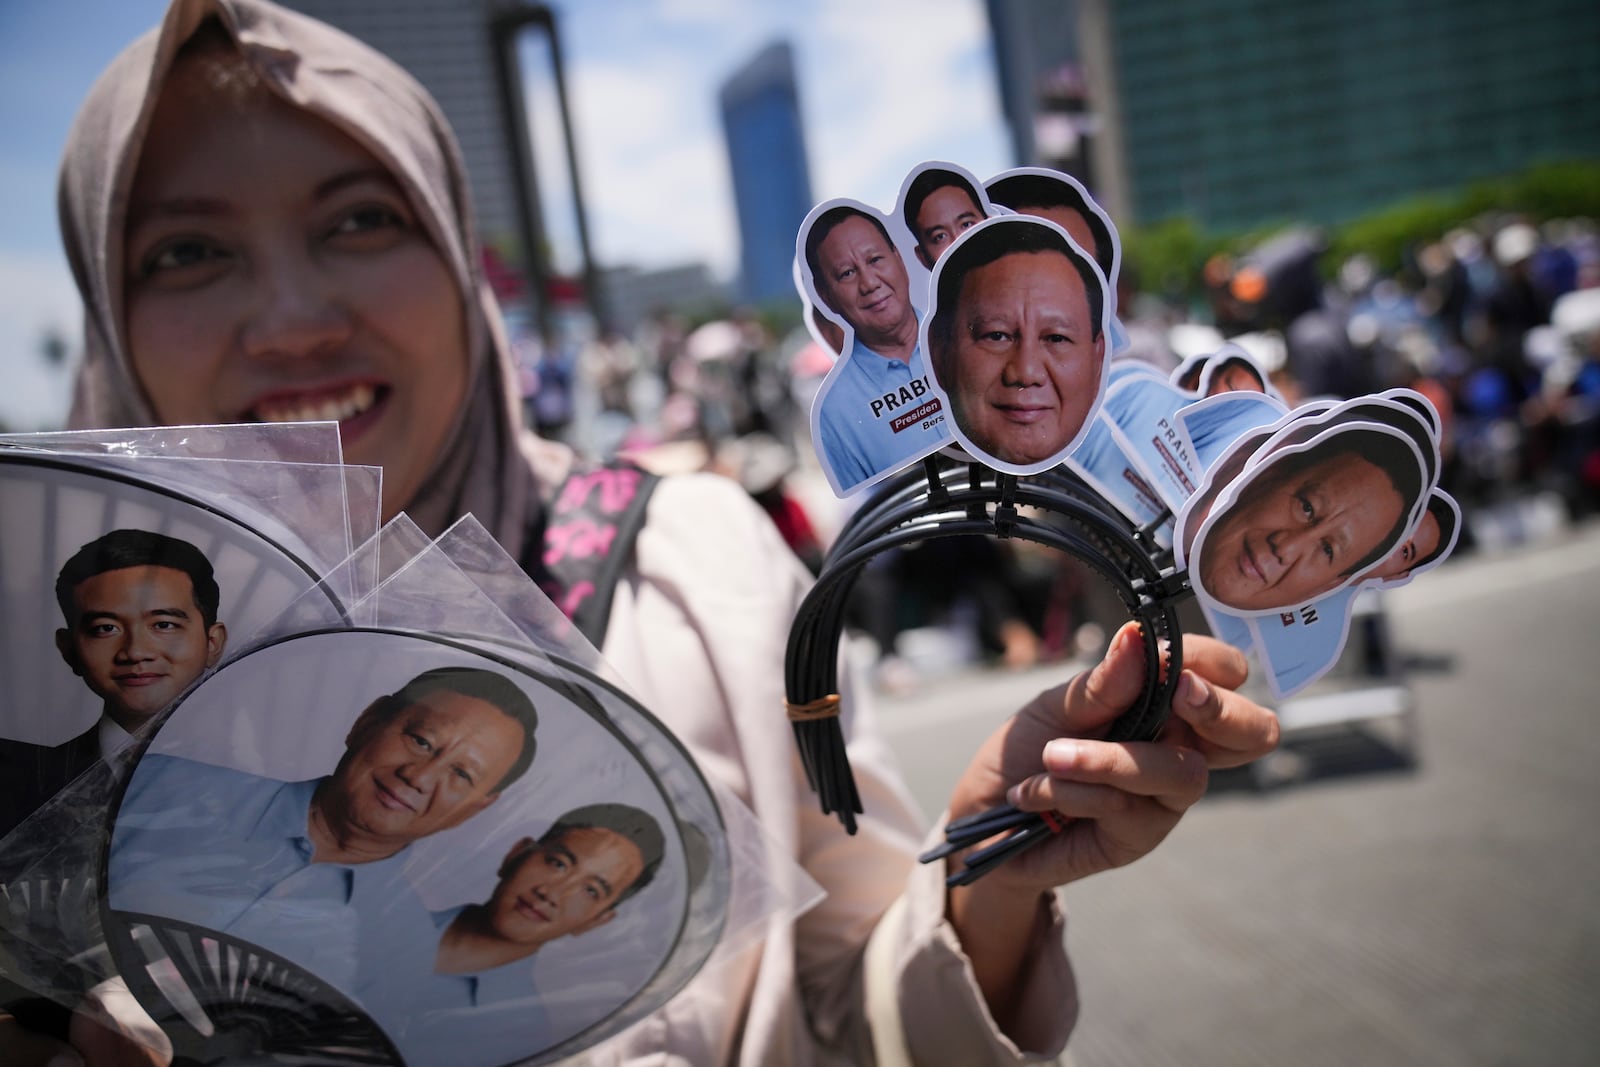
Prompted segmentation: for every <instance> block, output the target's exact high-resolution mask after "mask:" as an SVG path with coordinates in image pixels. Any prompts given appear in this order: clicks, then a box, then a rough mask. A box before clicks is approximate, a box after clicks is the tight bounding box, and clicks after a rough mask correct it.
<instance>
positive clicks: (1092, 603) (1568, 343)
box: [513, 218, 1600, 689]
mask: <svg viewBox="0 0 1600 1067" xmlns="http://www.w3.org/2000/svg"><path fill="white" fill-rule="evenodd" d="M1139 281H1140V280H1139V278H1138V275H1137V272H1136V271H1135V270H1134V269H1133V268H1132V267H1131V266H1130V265H1128V264H1125V265H1124V267H1123V270H1122V272H1121V277H1120V280H1119V285H1118V309H1119V317H1120V318H1121V320H1122V321H1123V323H1124V325H1125V327H1126V333H1127V336H1128V341H1129V343H1128V345H1127V347H1126V348H1125V349H1124V350H1123V351H1120V352H1119V353H1118V354H1117V357H1116V358H1119V359H1140V360H1145V361H1147V362H1150V363H1152V364H1154V365H1155V366H1156V367H1158V368H1159V369H1161V370H1163V371H1165V372H1171V371H1173V370H1174V369H1176V368H1177V367H1178V365H1179V364H1180V363H1181V362H1183V361H1184V360H1185V359H1186V358H1189V357H1192V356H1195V355H1197V354H1202V353H1209V352H1212V351H1215V350H1216V349H1217V348H1218V347H1220V346H1221V345H1222V344H1223V343H1224V342H1225V341H1232V342H1234V343H1236V344H1238V345H1240V346H1241V347H1243V348H1244V349H1245V350H1246V351H1247V352H1249V353H1250V355H1252V356H1253V357H1254V358H1255V360H1256V361H1257V362H1258V363H1259V364H1260V365H1261V366H1262V367H1263V368H1264V369H1265V370H1267V371H1268V372H1269V373H1270V375H1271V379H1272V384H1273V385H1274V387H1275V388H1276V389H1277V390H1278V391H1279V393H1280V394H1281V395H1282V396H1283V397H1284V399H1285V400H1286V401H1287V402H1289V403H1290V404H1291V405H1294V404H1296V403H1299V402H1301V401H1304V400H1308V399H1312V398H1319V397H1335V398H1340V399H1343V398H1347V397H1351V396H1356V395H1360V394H1364V393H1370V392H1376V391H1379V390H1383V389H1387V388H1392V387H1397V386H1406V387H1410V388H1413V389H1416V390H1418V391H1420V392H1422V393H1423V394H1424V395H1426V396H1427V397H1428V398H1429V399H1430V400H1432V402H1433V403H1434V405H1435V407H1437V408H1438V410H1439V412H1440V415H1441V417H1442V421H1443V425H1444V434H1443V441H1444V445H1443V448H1444V456H1443V461H1444V462H1443V468H1442V470H1443V474H1442V477H1441V480H1440V488H1442V489H1444V490H1446V491H1448V492H1449V493H1451V494H1452V495H1453V496H1454V497H1455V498H1456V499H1457V500H1458V501H1459V502H1460V503H1461V505H1462V507H1463V509H1464V510H1465V512H1466V514H1467V516H1468V520H1467V523H1466V524H1465V527H1464V529H1463V533H1462V541H1461V544H1460V546H1459V547H1458V550H1457V551H1458V552H1463V551H1470V550H1471V549H1472V547H1473V536H1472V526H1473V521H1472V520H1473V516H1474V515H1475V514H1482V513H1484V512H1485V511H1487V510H1489V509H1493V508H1496V507H1500V506H1503V505H1505V504H1507V503H1508V502H1511V501H1514V500H1517V499H1523V498H1526V497H1528V496H1529V495H1530V494H1534V493H1540V494H1544V495H1545V496H1546V497H1548V498H1552V499H1558V500H1559V501H1560V502H1561V505H1562V506H1563V507H1564V509H1565V510H1566V512H1567V514H1568V515H1569V516H1570V517H1572V518H1578V517H1581V516H1583V515H1586V514H1588V513H1590V512H1592V511H1594V510H1597V509H1600V231H1597V228H1596V225H1595V223H1594V221H1593V220H1588V219H1580V220H1565V221H1556V222H1548V223H1545V224H1543V225H1542V226H1535V225H1533V224H1532V223H1530V222H1528V221H1526V220H1523V219H1520V218H1493V219H1485V220H1481V221H1480V222H1478V223H1477V224H1475V225H1472V226H1464V227H1462V228H1460V229H1457V230H1454V231H1452V232H1450V233H1446V234H1442V235H1440V236H1439V237H1438V239H1437V240H1435V241H1432V242H1430V243H1426V244H1422V245H1419V246H1417V247H1415V248H1413V249H1410V250H1408V251H1407V252H1406V254H1405V255H1404V256H1403V257H1402V261H1401V263H1400V265H1399V267H1398V269H1393V270H1387V271H1386V270H1382V269H1380V267H1379V265H1378V264H1377V263H1375V262H1374V261H1373V260H1372V259H1370V258H1368V257H1366V256H1362V255H1357V256H1354V257H1351V258H1349V259H1346V260H1344V261H1343V262H1336V263H1335V262H1330V256H1329V252H1328V248H1327V243H1326V240H1325V238H1324V236H1323V235H1322V234H1321V233H1320V232H1318V231H1316V230H1314V229H1310V228H1293V229H1290V230H1286V231H1284V232H1282V233H1280V234H1277V235H1276V236H1274V237H1272V238H1270V239H1268V240H1266V241H1263V242H1262V243H1260V244H1258V245H1257V246H1255V247H1254V248H1252V249H1250V250H1248V251H1246V252H1243V253H1240V254H1238V255H1232V256H1228V255H1218V256H1215V257H1213V258H1212V259H1211V260H1209V261H1208V262H1206V263H1205V264H1204V266H1203V269H1202V270H1201V275H1200V282H1199V285H1198V286H1197V287H1190V291H1191V292H1192V291H1199V292H1202V293H1203V294H1204V298H1203V299H1202V300H1199V301H1188V300H1183V299H1174V298H1173V297H1172V296H1169V295H1162V294H1160V293H1157V292H1153V291H1143V290H1141V288H1140V284H1139ZM798 306H799V305H798V300H797V301H796V308H797V309H798ZM515 325H516V324H515V322H514V323H513V326H514V332H516V333H518V334H519V335H520V336H521V340H520V341H519V342H518V344H517V349H518V352H519V358H520V359H521V361H522V378H523V388H524V395H525V398H526V404H527V410H528V416H529V421H530V422H532V423H533V424H534V425H536V426H537V427H538V428H539V430H540V432H541V433H543V434H546V435H549V436H554V437H559V438H563V439H565V440H568V441H569V442H571V443H573V444H575V445H578V446H580V447H581V448H584V449H585V450H587V451H589V452H591V453H593V454H596V455H601V456H614V455H624V456H627V457H629V458H632V459H634V460H636V461H637V462H640V463H641V464H643V465H645V466H647V467H651V468H655V469H660V470H664V471H666V470H670V471H684V470H702V469H703V470H714V471H719V472H721V473H723V474H726V475H728V476H730V477H732V478H734V479H736V480H738V481H739V482H740V483H741V484H742V485H743V486H744V487H745V489H746V490H747V491H748V492H749V493H750V494H751V496H752V497H753V498H754V499H756V500H757V501H758V502H759V503H760V504H761V506H762V507H763V508H764V509H765V510H766V511H767V512H768V513H769V514H770V515H771V516H772V518H773V521H774V522H775V523H776V524H777V526H778V529H779V530H780V531H781V532H782V533H783V536H784V537H785V539H786V540H787V541H788V542H789V544H790V545H791V546H792V547H793V548H794V550H795V552H796V554H797V555H799V557H800V558H801V559H802V560H803V561H804V562H805V563H806V565H807V566H809V567H810V568H812V570H813V571H816V570H817V569H819V568H820V566H821V564H822V560H823V558H824V554H825V552H826V549H827V546H828V542H829V540H830V538H831V536H832V534H833V533H834V531H836V530H837V529H838V528H839V526H840V524H841V523H842V522H843V521H844V520H845V518H846V517H847V516H848V514H849V510H850V509H852V508H854V507H859V506H860V504H861V503H863V502H864V499H865V498H867V497H869V496H870V493H868V494H859V495H858V496H857V497H854V498H851V499H848V500H844V501H840V500H836V499H835V498H834V497H833V495H832V493H831V492H830V491H829V489H828V487H827V485H826V482H825V481H824V480H823V479H822V478H821V476H820V475H819V474H818V472H817V468H816V463H815V458H814V455H813V453H812V451H811V445H810V432H809V421H808V412H809V409H810V404H811V399H812V397H813V396H814V395H815V393H816V390H817V387H818V386H819V385H820V383H821V381H822V379H823V377H824V376H825V375H826V374H827V372H828V370H829V368H830V367H831V366H832V364H833V359H834V355H833V352H832V351H830V350H829V348H827V347H825V346H824V345H823V344H819V343H818V342H817V341H816V340H814V339H813V338H812V336H811V335H810V334H808V333H807V331H806V330H805V329H804V328H802V327H800V326H795V327H794V328H793V329H792V330H790V331H789V332H788V333H787V334H785V335H781V336H780V335H775V334H774V333H773V331H772V330H771V329H770V328H769V327H768V326H767V325H766V324H764V322H763V320H762V319H761V318H759V317H758V316H757V315H756V314H754V313H753V312H751V311H747V310H745V311H735V312H733V313H732V314H730V315H729V316H728V317H726V318H722V319H714V320H712V321H709V322H703V323H699V324H693V325H692V324H691V323H690V322H688V321H687V320H686V319H684V318H683V317H682V316H679V315H677V314H674V313H671V312H660V313H657V314H655V315H653V316H652V317H650V318H649V319H648V320H647V321H646V322H644V323H642V324H641V325H640V326H639V327H638V328H637V329H635V330H634V331H632V332H631V334H628V335H624V334H621V333H618V332H604V333H601V334H600V335H599V336H594V337H589V338H581V336H580V337H579V339H575V340H571V341H568V342H562V343H553V344H548V345H546V344H540V343H539V342H538V340H537V339H535V338H534V337H533V336H532V332H531V331H529V330H527V329H522V330H516V329H515ZM573 332H574V333H575V334H577V333H578V332H577V331H573ZM954 574H959V575H960V576H961V580H960V581H952V580H951V578H950V576H951V575H954ZM854 596H855V600H854V603H853V606H852V611H851V616H850V621H851V624H852V626H853V628H855V629H856V630H857V631H859V632H860V633H862V634H864V635H866V636H868V637H870V638H871V640H872V642H873V643H874V644H875V645H876V647H877V650H878V659H877V671H878V681H879V683H880V684H881V685H883V686H885V687H887V688H891V689H899V688H905V687H907V686H909V685H911V684H913V682H914V679H915V677H916V676H917V674H918V671H917V669H916V668H915V667H914V666H913V665H912V664H909V663H908V662H907V659H906V655H905V650H904V648H903V647H902V645H903V641H904V639H905V637H906V635H908V634H910V633H912V632H914V631H921V630H923V629H925V628H927V627H929V626H930V625H934V624H937V625H938V626H939V627H940V629H941V630H942V631H943V632H944V633H946V634H955V635H958V636H959V638H960V640H959V642H958V645H957V646H956V647H955V648H954V649H945V650H942V652H944V653H947V654H956V655H960V656H964V657H974V658H980V659H983V660H985V661H988V662H991V663H994V664H997V665H1004V666H1008V667H1025V666H1029V665H1032V664H1034V663H1037V662H1040V661H1044V660H1050V659H1057V658H1064V657H1067V656H1071V655H1078V654H1082V655H1094V654H1098V653H1099V652H1100V651H1102V649H1103V645H1104V642H1105V640H1106V637H1107V634H1108V633H1110V632H1113V631H1114V630H1115V628H1116V625H1117V624H1118V622H1120V620H1121V618H1122V617H1123V612H1122V609H1121V607H1120V605H1119V604H1117V603H1116V602H1115V600H1114V597H1113V594H1111V592H1110V590H1109V589H1108V588H1107V587H1105V586H1104V584H1103V583H1102V582H1100V580H1099V579H1097V578H1095V577H1094V576H1093V575H1092V574H1090V573H1089V572H1087V570H1086V569H1085V568H1083V567H1082V566H1080V565H1077V564H1076V561H1072V560H1063V559H1061V558H1060V557H1058V556H1056V555H1055V554H1054V553H1051V552H1048V551H1045V550H1041V549H1038V548H1037V546H1033V545H1029V544H1026V543H1019V542H1009V541H999V540H995V539H992V538H952V539H941V540H939V541H935V542H928V543H925V544H923V545H920V546H917V547H914V548H910V549H906V550H897V551H895V552H892V553H887V554H885V555H883V556H880V557H878V558H877V559H875V560H874V561H873V562H872V563H871V564H870V565H869V567H868V568H867V570H866V571H865V572H864V573H863V575H862V577H861V578H860V580H859V582H858V583H857V587H856V592H855V594H854Z"/></svg>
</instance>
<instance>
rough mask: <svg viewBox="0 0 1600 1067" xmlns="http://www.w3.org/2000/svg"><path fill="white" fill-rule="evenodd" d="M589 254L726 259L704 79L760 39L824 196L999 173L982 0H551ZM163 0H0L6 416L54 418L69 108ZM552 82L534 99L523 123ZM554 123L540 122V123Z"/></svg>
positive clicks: (726, 235)
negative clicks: (797, 114)
mask: <svg viewBox="0 0 1600 1067" xmlns="http://www.w3.org/2000/svg"><path fill="white" fill-rule="evenodd" d="M551 6H552V7H553V8H555V9H556V11H557V16H558V19H559V21H560V32H561V34H562V45H563V50H564V56H563V58H564V60H565V63H566V67H567V76H568V86H569V93H570V98H571V108H572V111H573V120H574V124H575V127H576V133H575V137H576V140H577V145H578V160H579V166H580V168H581V170H582V173H583V177H584V183H585V191H586V198H587V201H588V208H589V223H590V229H591V237H592V242H593V247H594V253H595V257H596V259H597V261H598V262H599V263H601V264H602V265H606V266H615V265H623V264H629V265H635V266H640V267H651V266H666V265H673V264H680V263H685V262H696V261H698V262H704V263H706V264H707V265H708V266H710V267H711V269H712V271H713V273H715V274H717V275H718V276H719V277H722V278H725V279H726V278H729V277H731V275H732V273H733V272H734V271H735V269H736V266H737V262H738V249H739V245H738V233H737V227H736V224H735V221H734V214H733V196H732V187H731V182H730V179H729V176H728V170H727V158H726V155H725V154H724V151H723V143H722V129H721V119H720V117H719V114H718V111H717V95H716V94H717V90H718V88H719V87H720V86H721V84H722V82H723V81H724V80H725V79H726V78H727V77H728V76H729V75H730V74H731V73H733V72H734V71H735V70H737V69H738V68H739V67H740V66H742V65H743V64H744V63H745V61H746V60H748V59H749V58H750V57H752V56H753V55H755V53H756V52H758V51H759V50H760V49H761V48H762V47H764V46H765V45H766V44H768V43H769V42H771V41H773V40H776V39H779V38H786V39H788V40H789V41H790V42H791V43H792V45H793V46H794V49H795V61H796V66H797V77H798V81H799V88H800V106H801V113H802V118H803V121H804V124H805V128H806V139H807V148H808V150H809V154H810V158H811V185H812V194H813V196H814V197H815V198H816V199H817V200H818V201H821V200H826V199H830V198H833V197H838V196H849V197H854V198H856V199H858V200H863V201H866V202H867V203H870V204H874V205H876V206H878V207H880V208H882V209H884V210H889V209H891V208H893V206H894V200H895V197H896V195H897V193H898V191H899V187H900V183H901V180H902V179H903V178H904V176H905V174H906V173H907V172H908V171H909V170H910V169H911V168H912V167H913V166H915V165H916V164H917V163H918V162H921V161H922V160H926V159H948V160H952V161H954V162H957V163H960V164H962V165H964V166H966V167H967V168H968V169H969V170H971V171H973V172H974V173H976V174H978V175H979V176H980V177H986V176H988V175H989V174H992V173H994V172H996V171H998V170H1002V169H1004V168H1006V167H1008V166H1011V165H1013V160H1012V159H1011V157H1010V149H1009V145H1008V141H1007V139H1006V136H1005V131H1004V127H1003V125H1002V122H1001V117H1000V104H999V96H998V91H997V88H996V85H995V79H994V60H993V54H992V51H991V47H990V39H989V31H988V23H987V18H986V16H985V14H984V9H983V4H982V2H981V0H872V2H870V3H866V2H863V0H554V2H552V3H551ZM165 7H166V5H165V3H163V2H158V0H0V190H3V192H4V195H3V196H0V376H3V379H4V381H5V382H6V387H5V388H4V389H0V421H4V422H5V423H6V424H8V425H10V426H11V427H13V428H16V429H33V428H45V427H51V426H55V425H59V423H60V422H61V420H62V419H63V418H64V416H65V411H66V405H67V400H68V394H69V391H70V373H69V371H68V369H67V368H51V367H49V366H47V365H46V363H45V362H44V360H42V359H41V358H40V356H39V350H40V346H41V341H42V339H43V338H44V337H45V336H46V335H47V334H48V333H51V332H54V333H55V334H57V335H59V336H61V337H63V338H65V339H66V340H67V341H68V342H69V346H70V348H71V350H72V352H73V354H74V358H75V356H76V351H77V348H78V344H79V337H80V334H81V325H80V318H81V317H80V311H79V306H80V305H79V303H78V299H77V291H76V289H75V287H74V286H73V284H72V279H71V275H70V273H69V271H68V268H67V264H66V259H65V257H64V256H63V254H62V253H61V251H60V243H59V239H58V237H57V232H56V212H55V178H56V168H57V166H58V164H59V162H60V156H61V150H62V147H63V146H64V144H65V143H66V136H67V131H68V129H69V127H70V126H71V123H72V119H73V116H74V115H75V114H76V112H77V108H78V105H79V104H80V103H81V101H82V99H83V97H84V95H85V94H86V93H87V92H88V89H89V87H90V85H91V84H93V82H94V79H95V77H96V76H97V75H98V74H99V72H100V70H101V69H102V68H103V67H104V66H105V65H106V64H107V63H108V62H109V61H110V60H111V58H112V57H113V56H115V55H116V54H117V53H118V52H119V51H120V50H121V49H122V47H123V46H124V45H126V44H127V43H128V42H130V41H132V40H133V39H134V38H135V37H137V36H138V35H139V34H140V33H141V32H143V31H144V30H146V29H148V28H149V27H152V26H154V25H155V24H156V23H157V22H158V21H159V20H160V18H161V15H162V13H163V11H164V10H165ZM547 104H548V94H538V93H536V95H535V98H534V99H532V100H530V112H531V114H532V115H533V119H534V123H535V129H536V130H537V129H538V128H539V125H540V123H539V119H540V116H541V114H548V111H547ZM544 126H545V128H549V124H548V123H545V124H544Z"/></svg>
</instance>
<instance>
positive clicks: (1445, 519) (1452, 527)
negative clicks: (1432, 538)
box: [1410, 490, 1461, 570]
mask: <svg viewBox="0 0 1600 1067" xmlns="http://www.w3.org/2000/svg"><path fill="white" fill-rule="evenodd" d="M1427 509H1428V511H1429V512H1431V513H1432V514H1433V517H1434V520H1435V521H1436V522H1438V524H1439V543H1438V544H1436V545H1434V546H1433V551H1432V552H1429V553H1428V554H1427V555H1426V556H1419V557H1417V560H1416V562H1414V563H1412V564H1411V568H1410V569H1411V570H1416V569H1417V568H1418V567H1423V566H1426V565H1428V564H1429V563H1432V562H1433V561H1434V560H1436V559H1438V558H1439V557H1440V556H1441V555H1443V554H1444V550H1445V549H1447V548H1449V547H1450V540H1451V538H1453V537H1455V535H1456V526H1457V525H1458V524H1459V523H1460V522H1461V515H1460V513H1459V512H1457V511H1456V509H1455V508H1453V507H1451V506H1450V501H1449V499H1448V498H1446V497H1445V496H1443V495H1442V494H1441V493H1439V492H1438V490H1435V491H1434V492H1431V493H1429V494H1428V504H1427Z"/></svg>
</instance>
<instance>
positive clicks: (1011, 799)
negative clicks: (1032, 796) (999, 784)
mask: <svg viewBox="0 0 1600 1067" xmlns="http://www.w3.org/2000/svg"><path fill="white" fill-rule="evenodd" d="M1006 803H1007V804H1010V805H1011V806H1012V807H1013V808H1014V807H1016V806H1017V805H1019V804H1021V803H1022V783H1021V782H1018V783H1017V784H1016V785H1014V786H1012V787H1011V788H1010V789H1007V790H1006Z"/></svg>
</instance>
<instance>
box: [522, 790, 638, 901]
mask: <svg viewBox="0 0 1600 1067" xmlns="http://www.w3.org/2000/svg"><path fill="white" fill-rule="evenodd" d="M572 830H609V831H610V832H611V833H614V834H616V835H617V836H618V837H621V838H623V839H624V840H627V841H630V842H632V843H633V845H634V847H635V848H637V849H638V850H639V856H640V858H641V859H643V860H644V867H643V869H641V870H640V872H639V877H637V878H635V879H634V880H633V883H632V884H631V885H629V886H626V887H625V888H624V889H623V890H622V892H620V893H618V894H617V899H616V900H614V901H612V903H611V906H612V907H613V908H614V907H616V906H617V905H618V904H621V903H622V902H623V901H624V900H627V899H628V898H629V897H631V896H633V895H634V894H635V893H637V892H639V890H641V889H643V888H644V887H645V886H647V885H649V884H650V880H651V879H653V878H654V877H655V876H656V871H658V870H660V869H661V858H662V856H663V855H664V854H665V852H666V838H665V837H663V836H662V833H661V826H660V824H659V823H657V822H656V820H655V819H654V818H652V817H651V816H650V815H649V814H647V813H646V812H643V811H640V810H639V809H638V808H635V807H631V806H629V805H627V804H590V805H587V806H586V807H582V808H574V809H572V810H571V811H569V812H567V813H566V814H565V815H562V816H561V817H560V818H558V819H556V821H555V822H553V823H551V824H550V829H548V830H546V831H545V832H544V833H542V834H540V835H539V844H541V845H544V844H548V843H549V842H551V841H557V840H560V839H561V838H562V837H563V836H565V835H566V834H567V833H568V832H569V831H572Z"/></svg>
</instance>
